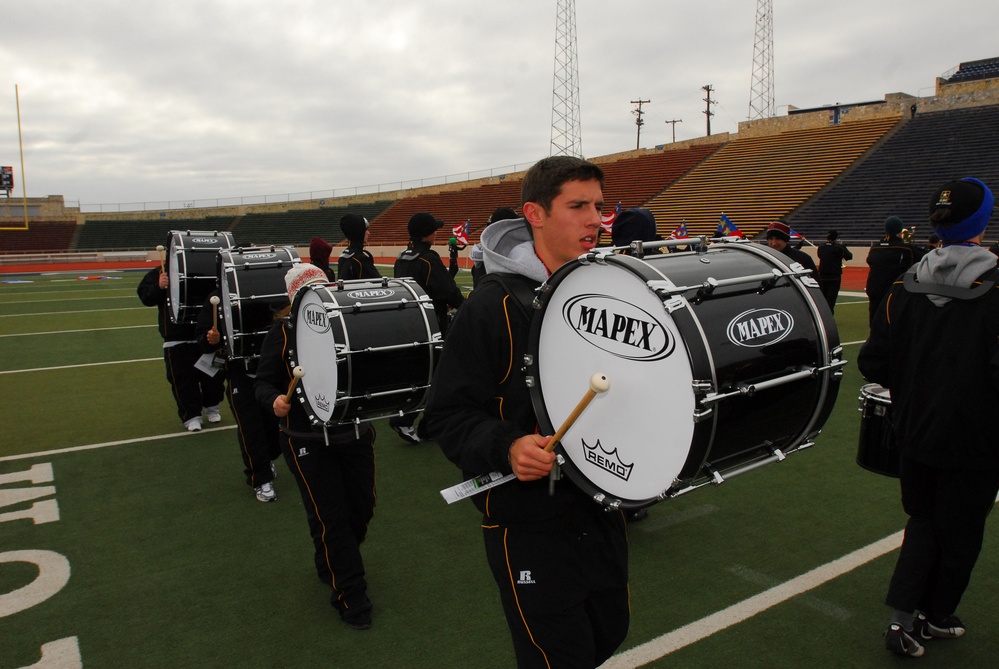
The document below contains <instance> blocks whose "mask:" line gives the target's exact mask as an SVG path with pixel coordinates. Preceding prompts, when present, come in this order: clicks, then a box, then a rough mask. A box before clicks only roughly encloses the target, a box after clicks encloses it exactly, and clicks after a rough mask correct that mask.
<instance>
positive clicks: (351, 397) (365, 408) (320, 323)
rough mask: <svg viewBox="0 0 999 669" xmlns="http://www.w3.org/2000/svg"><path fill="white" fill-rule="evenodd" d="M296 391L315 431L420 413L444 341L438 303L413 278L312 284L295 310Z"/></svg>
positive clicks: (294, 360) (295, 306)
mask: <svg viewBox="0 0 999 669" xmlns="http://www.w3.org/2000/svg"><path fill="white" fill-rule="evenodd" d="M292 324H293V325H294V328H295V350H294V358H295V359H293V360H290V361H289V362H290V364H291V365H293V366H295V365H301V366H302V368H303V369H304V370H305V376H304V377H303V378H302V380H301V381H300V382H299V384H298V386H297V387H296V388H295V394H296V396H297V397H298V398H299V401H300V402H302V403H303V405H304V407H305V411H306V414H308V416H309V418H310V420H311V421H312V424H313V425H314V426H318V425H324V426H332V425H336V424H342V423H350V422H354V423H359V422H364V421H370V420H375V419H377V418H384V417H386V416H394V415H399V414H400V413H408V412H411V411H418V410H420V409H422V408H423V405H424V404H425V403H426V399H427V394H428V393H429V391H430V381H431V379H432V377H433V373H434V368H435V366H436V363H437V360H438V359H439V357H440V349H441V346H442V339H441V334H440V330H439V328H438V325H437V316H436V314H435V312H434V305H433V303H432V302H431V301H430V297H429V296H427V294H426V293H425V292H423V289H422V288H420V286H419V285H418V284H417V283H416V282H415V281H414V280H412V279H388V278H382V279H380V280H378V279H376V280H367V279H360V280H355V281H339V282H337V283H331V284H312V285H309V286H306V287H305V288H303V289H302V290H300V291H299V292H298V294H297V295H296V296H295V302H294V304H293V305H292Z"/></svg>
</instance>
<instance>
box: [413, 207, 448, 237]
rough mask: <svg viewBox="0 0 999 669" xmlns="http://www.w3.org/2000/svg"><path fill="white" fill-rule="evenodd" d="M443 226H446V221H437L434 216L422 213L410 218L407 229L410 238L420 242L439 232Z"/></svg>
mask: <svg viewBox="0 0 999 669" xmlns="http://www.w3.org/2000/svg"><path fill="white" fill-rule="evenodd" d="M442 225H444V221H439V220H437V219H436V218H434V216H433V214H428V213H427V212H425V211H420V212H417V213H415V214H413V215H412V216H411V217H410V219H409V223H407V224H406V229H407V230H408V231H409V238H410V239H412V240H414V241H418V240H420V239H423V238H424V237H426V236H428V235H430V234H432V233H433V232H434V231H436V230H439V229H440V227H441V226H442Z"/></svg>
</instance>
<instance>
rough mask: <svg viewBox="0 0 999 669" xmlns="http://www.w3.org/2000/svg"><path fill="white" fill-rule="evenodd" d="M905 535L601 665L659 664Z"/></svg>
mask: <svg viewBox="0 0 999 669" xmlns="http://www.w3.org/2000/svg"><path fill="white" fill-rule="evenodd" d="M904 534H905V531H904V530H899V531H898V532H896V533H894V534H892V535H889V536H887V537H885V538H884V539H881V540H880V541H875V542H874V543H873V544H869V545H867V546H864V547H863V548H860V549H857V550H855V551H853V552H852V553H848V554H847V555H844V556H843V557H841V558H838V559H836V560H833V561H832V562H827V563H826V564H824V565H821V566H819V567H816V568H815V569H812V570H811V571H809V572H806V573H804V574H802V575H801V576H797V577H795V578H792V579H791V580H790V581H787V582H785V583H782V584H780V585H777V586H774V587H772V588H770V589H769V590H764V591H763V592H761V593H760V594H758V595H755V596H753V597H750V598H749V599H744V600H743V601H741V602H738V603H736V604H733V605H732V606H729V607H728V608H725V609H722V610H721V611H718V612H717V613H713V614H711V615H710V616H706V617H704V618H701V619H700V620H696V621H694V622H692V623H690V624H688V625H684V626H683V627H680V628H679V629H675V630H673V631H672V632H668V633H666V634H663V635H662V636H660V637H657V638H655V639H652V640H651V641H647V642H645V643H643V644H641V645H638V646H635V647H634V648H632V649H630V650H627V651H625V652H623V653H620V654H618V655H615V656H614V657H612V658H610V659H609V660H607V661H606V662H605V663H603V664H602V665H600V669H634V668H635V667H641V666H642V665H644V664H648V663H649V662H653V661H655V660H658V659H660V658H662V657H665V656H666V655H669V654H670V653H672V652H674V651H677V650H680V649H681V648H683V647H685V646H689V645H690V644H692V643H696V642H697V641H701V640H702V639H705V638H707V637H709V636H711V635H712V634H715V633H717V632H720V631H722V630H724V629H726V628H728V627H731V626H732V625H735V624H738V623H741V622H744V621H746V620H748V619H749V618H752V617H753V616H755V615H757V614H758V613H762V612H764V611H766V610H767V609H769V608H771V607H773V606H776V605H777V604H781V603H783V602H785V601H787V600H789V599H791V598H792V597H796V596H798V595H800V594H802V593H805V592H808V591H809V590H812V589H814V588H817V587H819V586H820V585H822V584H824V583H826V582H828V581H831V580H832V579H834V578H837V577H839V576H842V575H843V574H845V573H847V572H849V571H853V570H854V569H856V568H858V567H860V566H862V565H864V564H866V563H868V562H870V561H871V560H874V559H876V558H879V557H881V556H883V555H885V554H887V553H890V552H891V551H893V550H895V549H896V548H898V547H899V546H901V545H902V537H903V536H904Z"/></svg>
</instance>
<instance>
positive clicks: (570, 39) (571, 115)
mask: <svg viewBox="0 0 999 669" xmlns="http://www.w3.org/2000/svg"><path fill="white" fill-rule="evenodd" d="M550 155H553V156H556V155H566V156H576V157H578V158H582V157H583V140H582V137H581V136H580V131H579V72H578V70H577V67H576V2H575V0H558V8H557V9H556V11H555V83H554V85H553V90H552V143H551V154H550Z"/></svg>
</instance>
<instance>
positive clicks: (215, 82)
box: [0, 0, 999, 207]
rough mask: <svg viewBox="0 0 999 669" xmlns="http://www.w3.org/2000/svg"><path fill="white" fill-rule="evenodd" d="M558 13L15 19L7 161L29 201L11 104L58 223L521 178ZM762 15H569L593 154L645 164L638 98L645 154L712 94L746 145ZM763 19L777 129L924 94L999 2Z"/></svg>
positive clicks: (665, 9)
mask: <svg viewBox="0 0 999 669" xmlns="http://www.w3.org/2000/svg"><path fill="white" fill-rule="evenodd" d="M556 4H557V3H556V1H555V0H550V1H548V2H544V1H541V0H505V1H503V2H487V1H485V0H417V1H416V2H400V1H399V0H296V1H295V2H281V1H280V0H277V1H275V0H269V1H267V2H264V1H262V0H173V1H172V2H162V1H159V0H157V1H155V2H153V1H149V0H31V1H23V0H22V1H15V0H5V1H3V2H0V164H2V165H12V166H14V170H15V191H14V192H13V193H12V197H13V196H16V197H18V198H20V197H21V192H22V191H21V178H22V175H21V165H20V155H19V147H18V124H17V103H16V100H15V85H16V86H17V91H18V93H19V97H20V110H21V129H22V133H23V146H24V161H25V170H26V175H27V180H26V183H27V191H28V195H29V197H35V196H44V195H64V196H65V198H66V201H67V204H69V205H76V204H82V205H84V206H85V207H87V205H94V204H106V203H136V202H153V203H156V202H168V201H169V202H174V203H175V204H176V203H177V202H178V201H184V200H202V199H206V198H219V199H229V198H240V197H246V198H254V197H257V196H264V195H268V196H271V195H277V194H282V193H295V194H300V193H310V192H319V193H321V194H322V193H327V194H328V191H329V190H331V189H338V190H337V193H336V194H338V195H339V194H342V193H341V191H340V190H339V189H348V188H352V187H366V186H371V185H374V184H383V183H385V184H387V183H397V184H398V183H399V182H404V183H405V185H418V182H419V180H421V179H428V180H430V181H434V178H435V177H441V176H444V175H456V174H461V173H466V172H472V173H474V174H473V176H481V173H482V172H484V171H488V170H490V169H492V168H502V167H505V166H513V165H521V166H526V164H528V163H531V162H533V161H535V160H537V159H539V158H541V157H544V156H546V155H548V154H549V145H550V140H551V126H552V88H553V75H554V58H555V48H554V47H555V8H556ZM756 5H757V2H756V0H688V1H685V2H675V1H670V0H613V1H608V0H603V1H598V0H577V2H576V33H577V61H578V69H579V85H580V86H579V87H580V103H581V104H580V106H581V114H580V116H581V129H582V148H583V153H584V154H585V155H586V156H587V157H596V156H602V155H606V154H609V153H616V152H619V151H626V150H630V149H633V148H635V144H636V130H637V127H636V125H635V119H636V117H635V115H634V114H633V113H632V112H633V110H634V109H635V105H633V104H631V101H632V100H639V99H642V100H650V101H651V102H650V103H649V104H646V105H644V106H643V111H645V112H646V113H645V115H644V116H643V120H644V121H645V125H644V126H643V128H642V134H641V145H642V146H643V147H653V146H655V145H656V144H662V143H668V142H669V141H670V140H671V139H672V131H671V126H670V125H669V124H667V123H666V121H668V120H673V119H681V120H682V123H677V124H676V126H675V128H676V139H677V140H683V139H690V138H695V137H702V136H704V135H705V134H706V116H705V114H704V109H705V103H704V101H703V98H704V91H703V90H701V87H702V86H704V85H706V84H710V85H711V86H712V87H713V88H714V92H713V93H712V97H713V98H714V99H715V100H717V103H718V104H716V105H713V107H712V111H714V113H715V116H713V117H712V119H711V131H712V134H718V133H722V132H736V131H737V127H738V123H739V122H740V121H744V120H746V119H747V117H748V114H749V96H750V88H751V76H752V65H753V43H754V35H755V19H756ZM773 5H774V20H773V31H774V63H775V76H774V89H775V97H776V104H777V112H778V114H779V115H783V114H786V112H787V105H789V104H790V105H794V106H796V107H813V106H821V105H825V104H831V103H834V102H863V101H870V100H880V99H883V97H884V95H885V94H886V93H891V92H904V93H910V94H912V95H921V96H925V95H931V94H932V93H933V86H934V83H935V78H936V77H937V76H939V75H941V74H943V73H945V72H947V71H949V70H951V69H953V68H955V67H957V66H958V64H960V63H961V62H964V61H970V60H979V59H983V58H991V57H995V56H999V36H997V32H996V23H997V21H996V19H997V18H999V4H997V3H996V0H962V1H961V2H960V3H955V4H953V5H949V6H942V5H940V4H939V3H922V2H912V0H839V1H838V2H836V3H820V2H816V1H815V0H773ZM500 171H502V170H500ZM438 181H439V180H438ZM414 182H417V183H414ZM366 190H367V191H370V189H366ZM271 199H273V198H271ZM296 199H297V198H296ZM199 204H200V202H199Z"/></svg>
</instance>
